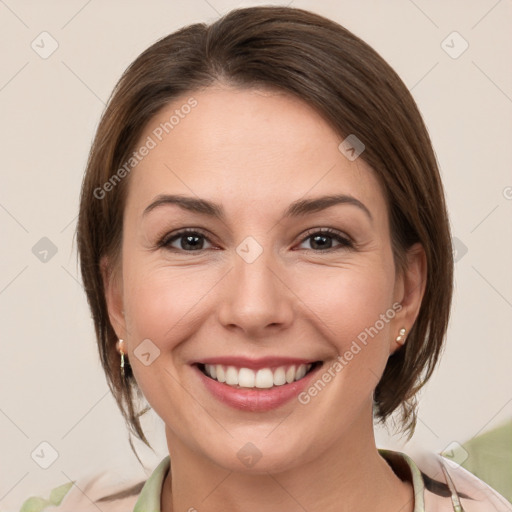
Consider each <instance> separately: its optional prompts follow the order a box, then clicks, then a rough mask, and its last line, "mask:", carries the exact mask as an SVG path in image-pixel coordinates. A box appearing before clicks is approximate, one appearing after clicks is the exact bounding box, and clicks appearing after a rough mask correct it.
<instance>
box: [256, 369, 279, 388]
mask: <svg viewBox="0 0 512 512" xmlns="http://www.w3.org/2000/svg"><path fill="white" fill-rule="evenodd" d="M273 385H274V376H273V375H272V370H271V369H270V368H263V369H261V370H258V373H257V374H256V380H255V382H254V386H255V387H257V388H271V387H272V386H273Z"/></svg>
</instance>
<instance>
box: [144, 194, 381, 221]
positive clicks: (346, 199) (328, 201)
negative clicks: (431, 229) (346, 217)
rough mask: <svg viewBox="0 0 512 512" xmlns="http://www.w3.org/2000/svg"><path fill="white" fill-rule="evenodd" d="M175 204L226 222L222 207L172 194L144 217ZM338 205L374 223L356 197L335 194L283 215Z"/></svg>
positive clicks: (293, 206)
mask: <svg viewBox="0 0 512 512" xmlns="http://www.w3.org/2000/svg"><path fill="white" fill-rule="evenodd" d="M170 204H174V205H177V206H179V207H180V208H182V209H184V210H187V211H190V212H194V213H199V214H202V215H208V216H210V217H215V218H217V219H220V220H222V221H225V218H226V215H225V211H224V208H223V207H222V205H220V204H217V203H214V202H212V201H208V200H206V199H200V198H196V197H190V196H182V195H172V194H161V195H158V196H157V197H156V199H155V200H154V201H153V202H152V203H151V204H150V205H149V206H148V207H147V208H146V209H145V210H144V212H143V216H145V215H147V214H148V213H149V212H151V211H152V210H154V209H155V208H158V207H160V206H163V205H170ZM338 204H348V205H352V206H356V207H357V208H359V209H360V210H362V211H363V212H365V214H366V215H367V216H368V218H369V219H370V221H372V222H373V217H372V214H371V212H370V210H369V209H368V208H367V207H366V206H365V205H364V204H363V203H362V202H361V201H359V199H356V198H355V197H354V196H351V195H347V194H335V195H327V196H320V197H315V198H311V199H299V200H297V201H294V202H293V203H291V204H290V205H289V206H288V208H287V209H286V210H285V212H284V214H283V218H286V217H299V216H302V215H307V214H310V213H315V212H319V211H322V210H325V209H327V208H331V207H332V206H335V205H338Z"/></svg>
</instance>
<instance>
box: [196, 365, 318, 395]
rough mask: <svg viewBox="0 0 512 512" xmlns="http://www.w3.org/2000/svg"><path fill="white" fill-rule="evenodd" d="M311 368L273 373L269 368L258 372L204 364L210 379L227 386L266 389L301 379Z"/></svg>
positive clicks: (292, 368) (277, 370)
mask: <svg viewBox="0 0 512 512" xmlns="http://www.w3.org/2000/svg"><path fill="white" fill-rule="evenodd" d="M312 366H313V365H312V364H308V365H305V364H301V365H299V366H298V367H297V366H295V365H292V366H289V367H288V368H287V367H286V366H280V367H279V368H276V369H275V370H274V371H272V370H271V369H270V368H261V369H260V370H258V371H254V370H251V369H250V368H236V367H235V366H228V367H225V366H223V365H221V364H217V365H212V364H206V365H205V373H206V374H207V375H209V376H210V377H211V378H212V379H215V380H217V381H219V382H225V383H226V384H227V385H229V386H233V387H242V388H259V389H268V388H271V387H273V386H282V385H284V384H290V383H292V382H294V381H296V380H300V379H302V378H303V377H304V376H305V375H306V373H307V372H308V371H309V370H310V369H311V367H312Z"/></svg>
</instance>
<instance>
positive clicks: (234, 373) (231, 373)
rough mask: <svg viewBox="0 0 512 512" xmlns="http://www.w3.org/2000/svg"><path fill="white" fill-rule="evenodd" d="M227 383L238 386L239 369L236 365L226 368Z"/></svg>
mask: <svg viewBox="0 0 512 512" xmlns="http://www.w3.org/2000/svg"><path fill="white" fill-rule="evenodd" d="M226 384H229V385H230V386H238V370H237V369H236V368H235V367H234V366H228V369H227V370H226Z"/></svg>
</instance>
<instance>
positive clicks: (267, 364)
mask: <svg viewBox="0 0 512 512" xmlns="http://www.w3.org/2000/svg"><path fill="white" fill-rule="evenodd" d="M317 361H318V359H301V358H297V357H277V356H269V357H260V358H258V359H254V358H250V357H235V356H223V357H208V358H205V359H201V360H197V361H194V362H193V363H192V364H212V365H215V364H222V365H224V366H236V367H237V368H250V369H252V370H259V369H261V368H277V367H279V366H291V365H293V364H295V365H301V364H310V363H315V362H317Z"/></svg>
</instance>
